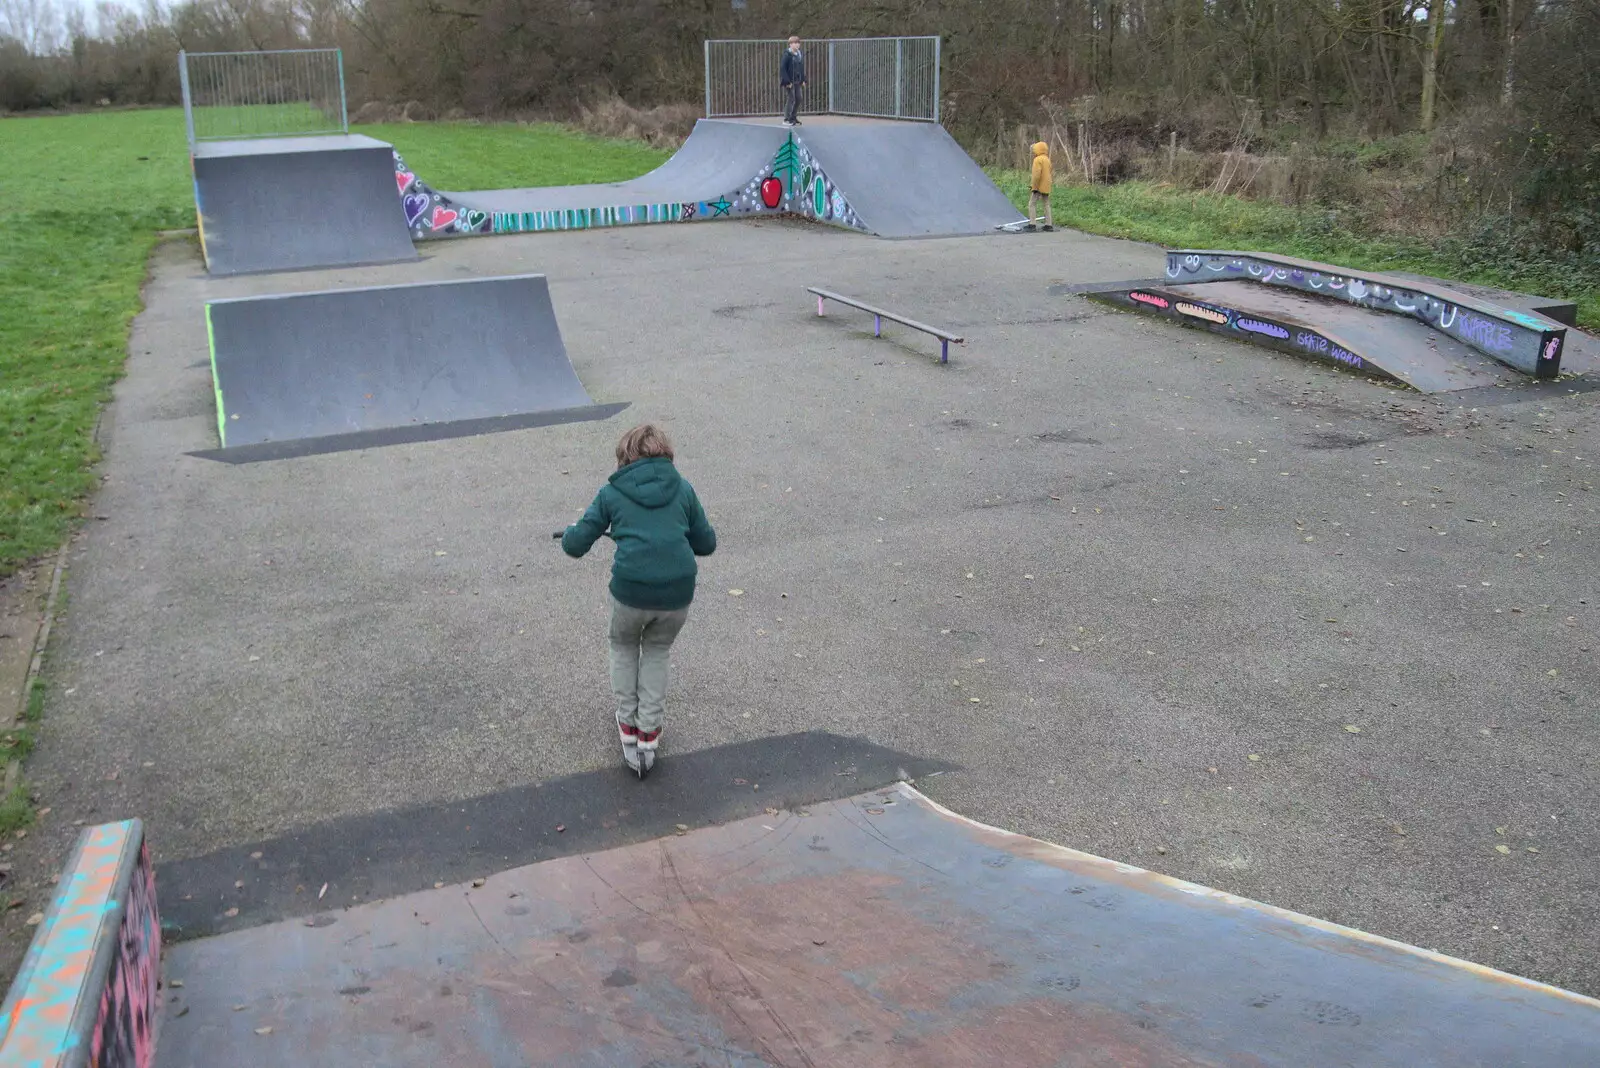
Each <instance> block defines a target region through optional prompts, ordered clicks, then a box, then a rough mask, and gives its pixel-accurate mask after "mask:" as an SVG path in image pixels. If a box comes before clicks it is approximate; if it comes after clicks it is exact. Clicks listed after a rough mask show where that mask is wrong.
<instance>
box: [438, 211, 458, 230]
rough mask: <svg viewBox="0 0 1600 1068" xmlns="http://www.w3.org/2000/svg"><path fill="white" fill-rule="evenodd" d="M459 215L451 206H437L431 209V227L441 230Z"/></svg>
mask: <svg viewBox="0 0 1600 1068" xmlns="http://www.w3.org/2000/svg"><path fill="white" fill-rule="evenodd" d="M459 217H460V213H459V212H457V211H455V210H454V209H452V208H445V207H438V208H434V209H433V222H432V225H433V228H434V229H435V230H443V229H444V228H445V227H447V226H449V225H450V224H451V223H453V222H455V221H456V219H457V218H459Z"/></svg>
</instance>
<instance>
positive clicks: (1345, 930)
mask: <svg viewBox="0 0 1600 1068" xmlns="http://www.w3.org/2000/svg"><path fill="white" fill-rule="evenodd" d="M894 789H896V790H897V791H898V792H899V793H900V795H901V796H902V797H904V798H906V799H907V800H909V801H913V802H916V803H918V804H922V805H926V806H927V807H928V808H929V809H931V810H932V811H934V812H937V813H938V814H939V815H941V816H943V817H945V818H946V819H949V820H954V821H955V822H957V823H962V824H965V825H967V826H969V827H972V828H974V829H976V830H979V831H983V832H985V833H988V834H994V835H999V836H1001V837H1005V838H1013V839H1020V840H1022V841H1024V842H1027V843H1028V845H1029V846H1030V848H1032V849H1033V851H1034V852H1035V853H1040V854H1045V855H1052V854H1053V855H1055V856H1058V857H1060V858H1062V859H1063V860H1068V861H1071V862H1072V863H1074V864H1083V865H1088V866H1090V867H1096V868H1109V869H1112V870H1113V871H1115V872H1117V873H1118V874H1119V875H1131V876H1135V877H1137V878H1139V879H1146V880H1149V881H1150V882H1152V883H1154V884H1156V885H1157V886H1161V887H1165V888H1167V889H1169V890H1175V891H1177V892H1178V893H1181V894H1187V895H1189V896H1191V897H1197V898H1203V899H1205V900H1208V901H1213V902H1216V903H1217V904H1219V905H1224V906H1227V907H1229V908H1237V909H1248V910H1249V911H1251V912H1256V913H1260V914H1261V915H1264V916H1270V917H1272V918H1273V919H1277V920H1283V921H1285V922H1287V923H1292V924H1295V925H1296V926H1299V927H1308V928H1310V929H1312V930H1315V931H1319V932H1321V933H1323V934H1329V935H1333V936H1335V937H1338V938H1349V939H1353V940H1355V941H1358V942H1364V943H1366V944H1368V945H1373V946H1379V947H1381V948H1384V949H1389V950H1394V951H1396V952H1400V953H1404V954H1407V955H1409V956H1413V957H1418V958H1421V959H1422V960H1426V961H1429V962H1431V963H1434V964H1443V965H1446V966H1448V967H1451V968H1455V969H1459V970H1462V971H1467V972H1471V973H1472V974H1474V975H1477V976H1480V977H1482V978H1484V979H1489V980H1493V981H1495V982H1500V983H1505V984H1507V985H1508V986H1513V987H1518V988H1520V989H1523V990H1527V991H1529V992H1531V993H1536V994H1543V995H1546V996H1554V997H1558V998H1561V999H1562V1000H1565V1001H1569V1002H1571V1003H1572V1004H1574V1005H1579V1006H1582V1007H1584V1008H1589V1009H1596V1010H1600V999H1595V998H1591V997H1589V996H1587V995H1585V994H1579V993H1577V992H1576V991H1573V990H1566V989H1564V988H1562V987H1559V986H1552V985H1551V984H1549V983H1541V982H1539V981H1538V980H1537V979H1525V978H1523V977H1522V976H1520V975H1512V974H1511V973H1510V972H1503V971H1500V970H1499V969H1498V968H1491V967H1489V966H1488V965H1486V964H1475V963H1473V962H1472V961H1470V960H1464V959H1462V958H1460V957H1452V956H1449V955H1448V954H1445V953H1440V952H1438V951H1437V950H1432V949H1423V948H1422V947H1421V946H1413V945H1411V944H1410V943H1408V942H1401V941H1398V940H1396V939H1393V938H1385V937H1384V936H1383V935H1376V934H1372V933H1371V932H1369V931H1362V930H1358V929H1357V928H1354V927H1346V926H1344V925H1343V924H1339V923H1333V922H1332V921H1329V920H1319V919H1318V918H1317V917H1315V916H1308V915H1306V914H1305V913H1303V912H1295V911H1293V910H1292V909H1286V908H1280V907H1279V906H1277V905H1269V904H1267V903H1266V902H1264V901H1257V900H1255V899H1254V898H1248V897H1241V896H1240V895H1238V894H1230V893H1229V892H1228V891H1226V890H1218V889H1215V888H1214V887H1210V886H1202V885H1201V884H1199V883H1192V882H1189V881H1188V880H1187V879H1179V878H1177V877H1176V876H1172V875H1162V874H1161V873H1160V872H1154V871H1150V870H1149V869H1147V868H1141V867H1139V866H1138V865H1135V864H1127V863H1124V862H1123V861H1120V860H1110V859H1108V858H1106V857H1101V856H1097V855H1095V854H1093V853H1085V852H1083V851H1082V850H1080V849H1073V848H1072V847H1070V846H1064V845H1058V844H1056V843H1055V842H1047V841H1045V840H1044V839H1042V838H1033V837H1031V836H1029V835H1025V834H1021V833H1019V832H1017V831H1008V830H1006V829H1005V828H1004V827H995V826H993V825H992V824H988V823H983V822H981V821H979V820H975V819H973V818H972V817H970V816H963V815H962V814H961V813H959V812H956V811H954V810H952V809H949V808H946V807H945V806H944V805H941V804H940V803H939V802H937V801H935V800H933V798H931V797H929V796H928V795H927V794H925V793H923V792H922V791H921V790H918V789H917V788H916V787H915V786H914V785H912V784H911V783H909V782H906V781H904V780H902V781H900V782H898V783H896V784H895V786H894Z"/></svg>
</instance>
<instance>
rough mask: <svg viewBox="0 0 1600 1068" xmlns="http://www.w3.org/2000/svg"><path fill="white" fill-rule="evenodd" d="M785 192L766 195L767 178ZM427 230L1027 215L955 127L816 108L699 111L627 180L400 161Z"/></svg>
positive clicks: (418, 233) (944, 226)
mask: <svg viewBox="0 0 1600 1068" xmlns="http://www.w3.org/2000/svg"><path fill="white" fill-rule="evenodd" d="M773 180H776V181H777V182H778V183H780V184H781V189H782V194H781V199H778V200H775V201H770V202H769V201H764V200H763V196H762V193H763V187H764V184H765V183H769V182H772V181H773ZM397 181H398V182H399V184H400V189H401V192H402V201H403V203H404V205H405V208H404V211H405V216H406V220H407V223H408V225H409V226H410V227H411V233H412V236H413V237H414V238H416V239H417V240H426V239H429V238H432V237H441V236H443V237H449V236H460V235H466V234H480V233H508V232H512V233H514V232H523V231H531V230H556V229H582V228H587V227H589V226H604V225H615V224H621V223H629V222H688V221H696V220H706V219H722V218H725V219H738V218H751V217H761V216H769V215H784V214H797V215H801V216H804V217H808V218H812V219H815V220H817V221H823V222H831V223H835V224H837V225H841V226H845V227H848V228H851V229H858V230H864V231H866V232H868V233H872V234H876V235H878V236H880V237H950V236H959V235H965V234H980V233H988V232H990V231H992V230H994V229H995V228H996V227H998V226H1000V225H1002V224H1005V223H1010V222H1016V221H1018V220H1020V219H1021V218H1022V215H1021V213H1020V212H1018V211H1017V210H1016V208H1014V207H1012V205H1011V202H1010V201H1009V200H1007V199H1006V196H1005V194H1004V193H1002V192H1000V190H999V189H998V188H996V187H995V185H994V183H993V182H991V181H990V180H989V177H988V175H986V174H984V173H983V170H982V169H981V168H979V167H978V165H977V164H976V163H974V162H973V161H972V159H971V157H969V156H968V155H967V154H966V152H965V151H963V150H962V148H961V146H960V145H958V144H957V143H956V142H955V139H954V138H952V137H951V136H950V135H949V134H948V133H946V132H945V130H944V128H943V127H941V126H938V125H936V124H933V123H926V122H901V121H895V120H887V119H857V118H849V117H843V116H833V115H825V116H817V117H815V118H810V119H807V120H805V122H804V124H803V125H801V126H799V127H796V128H794V129H793V130H790V129H788V128H785V127H784V126H782V125H780V124H779V123H778V122H777V120H774V119H700V120H699V121H698V122H696V123H695V127H694V130H693V132H692V133H691V134H690V136H689V138H688V140H687V141H685V142H684V144H683V147H682V148H680V149H679V150H678V151H677V153H675V154H674V155H673V156H672V158H671V159H669V160H668V161H667V162H666V163H664V164H662V166H660V167H659V168H657V169H656V170H654V171H651V172H650V173H649V174H646V175H643V176H641V177H639V178H635V179H632V180H631V181H626V182H611V183H603V184H598V185H580V186H551V187H545V188H527V189H498V190H476V191H467V192H449V191H442V190H439V191H436V190H434V189H433V188H432V187H431V186H429V185H427V184H426V183H425V182H423V181H421V180H420V179H419V178H418V177H417V176H416V175H414V174H413V173H411V172H410V171H408V170H406V169H405V166H404V164H403V163H400V164H398V165H397Z"/></svg>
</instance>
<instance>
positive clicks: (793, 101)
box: [778, 37, 806, 126]
mask: <svg viewBox="0 0 1600 1068" xmlns="http://www.w3.org/2000/svg"><path fill="white" fill-rule="evenodd" d="M778 84H779V85H780V86H782V87H783V95H784V101H783V124H784V125H785V126H799V125H800V124H801V123H800V90H802V89H804V88H805V87H806V57H805V54H804V53H803V52H801V51H800V38H798V37H791V38H789V47H788V49H787V50H786V51H785V52H784V53H783V62H782V63H781V64H780V65H779V67H778Z"/></svg>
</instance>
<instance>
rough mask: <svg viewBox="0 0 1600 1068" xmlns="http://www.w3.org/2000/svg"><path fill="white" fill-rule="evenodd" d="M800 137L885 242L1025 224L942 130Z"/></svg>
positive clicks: (807, 128)
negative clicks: (885, 238) (1021, 222)
mask: <svg viewBox="0 0 1600 1068" xmlns="http://www.w3.org/2000/svg"><path fill="white" fill-rule="evenodd" d="M798 137H799V140H801V141H803V142H804V143H805V145H806V147H807V148H809V149H810V151H811V154H812V155H813V156H815V157H816V158H817V160H818V161H819V162H820V163H821V164H822V166H823V167H824V168H826V169H827V172H828V177H829V178H831V179H832V180H833V183H834V184H835V185H836V186H838V188H839V190H840V191H841V192H842V193H843V194H844V199H845V200H846V201H847V202H848V203H849V204H850V206H851V207H853V208H854V209H855V212H856V214H857V215H858V216H859V217H860V218H861V222H862V225H863V226H864V227H865V228H866V229H867V230H869V231H870V232H872V233H874V234H877V235H878V236H879V237H954V236H959V235H963V234H985V233H989V232H990V231H992V230H994V229H995V228H996V227H998V226H1001V225H1003V224H1005V223H1013V222H1017V221H1019V220H1021V218H1022V213H1021V212H1019V211H1018V210H1017V209H1016V208H1015V207H1014V206H1013V205H1012V203H1011V201H1010V200H1008V199H1007V198H1006V195H1005V194H1004V193H1002V192H1000V190H999V188H997V187H996V186H995V184H994V183H993V182H992V181H990V180H989V176H988V175H987V174H984V173H983V169H982V168H981V167H979V166H978V165H977V164H976V163H974V162H973V160H972V157H971V156H969V155H967V153H966V150H964V149H963V148H962V147H961V146H960V145H958V144H957V143H956V140H955V138H953V137H951V136H950V134H949V133H948V132H946V131H945V128H944V127H943V126H939V125H938V124H936V123H929V122H887V121H878V122H872V121H866V120H858V121H854V122H850V121H833V122H828V121H824V120H821V119H817V120H809V119H808V120H806V121H805V124H804V125H803V126H801V127H799V133H798Z"/></svg>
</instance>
